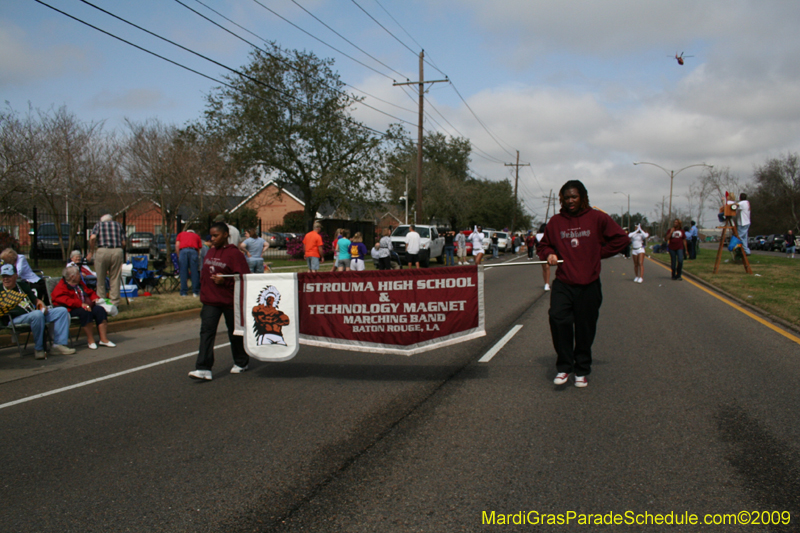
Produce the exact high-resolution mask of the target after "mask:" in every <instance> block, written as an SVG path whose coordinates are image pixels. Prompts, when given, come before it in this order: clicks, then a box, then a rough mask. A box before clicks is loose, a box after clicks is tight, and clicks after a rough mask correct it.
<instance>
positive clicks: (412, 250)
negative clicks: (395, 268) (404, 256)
mask: <svg viewBox="0 0 800 533" xmlns="http://www.w3.org/2000/svg"><path fill="white" fill-rule="evenodd" d="M406 252H407V253H409V254H418V253H419V233H417V232H416V231H409V232H408V233H407V234H406Z"/></svg>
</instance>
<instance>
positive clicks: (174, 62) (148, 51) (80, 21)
mask: <svg viewBox="0 0 800 533" xmlns="http://www.w3.org/2000/svg"><path fill="white" fill-rule="evenodd" d="M34 1H35V2H36V3H38V4H41V5H43V6H45V7H47V8H49V9H52V10H53V11H55V12H57V13H60V14H62V15H64V16H65V17H67V18H70V19H72V20H74V21H76V22H79V23H81V24H83V25H85V26H88V27H90V28H92V29H94V30H97V31H99V32H100V33H103V34H105V35H108V36H109V37H111V38H113V39H116V40H118V41H120V42H123V43H125V44H127V45H129V46H132V47H133V48H136V49H137V50H140V51H142V52H145V53H147V54H150V55H152V56H154V57H157V58H159V59H161V60H163V61H166V62H167V63H170V64H172V65H175V66H176V67H179V68H182V69H184V70H187V71H189V72H191V73H193V74H197V75H198V76H201V77H203V78H205V79H207V80H210V81H213V82H214V83H218V84H220V85H222V86H224V87H228V88H229V89H232V90H234V91H238V92H241V93H242V94H246V95H248V96H252V97H254V98H258V99H259V100H263V101H265V102H268V100H266V99H264V98H262V97H260V96H258V95H254V94H251V93H248V92H247V91H243V90H242V89H241V88H239V87H235V86H234V85H231V84H229V83H226V82H225V81H222V80H219V79H217V78H214V77H212V76H209V75H208V74H204V73H202V72H200V71H199V70H195V69H193V68H191V67H187V66H186V65H183V64H181V63H178V62H177V61H174V60H172V59H169V58H167V57H165V56H162V55H160V54H157V53H156V52H153V51H151V50H148V49H147V48H144V47H142V46H139V45H138V44H135V43H133V42H131V41H128V40H126V39H123V38H122V37H119V36H117V35H114V34H113V33H111V32H109V31H106V30H104V29H102V28H99V27H97V26H95V25H93V24H91V23H89V22H86V21H85V20H82V19H79V18H78V17H75V16H73V15H70V14H69V13H67V12H65V11H62V10H60V9H58V8H56V7H54V6H51V5H50V4H47V3H46V2H43V1H42V0H34ZM262 85H266V84H263V83H262ZM267 87H268V88H270V89H272V88H271V87H269V86H267ZM273 90H275V92H277V93H278V94H280V95H284V96H288V97H289V98H291V99H293V100H296V101H297V102H299V103H300V104H302V105H305V106H307V107H310V106H309V104H307V103H306V102H303V101H302V100H300V99H299V98H297V97H295V96H292V95H286V93H284V92H282V91H279V90H277V89H273ZM346 120H347V121H348V122H350V123H351V124H352V125H354V126H358V127H360V128H363V129H365V130H368V131H371V132H373V133H375V134H377V135H380V136H381V137H385V136H386V135H387V133H386V132H382V131H378V130H376V129H374V128H370V127H369V126H366V125H364V124H360V123H358V122H355V121H353V120H352V119H350V118H347V119H346Z"/></svg>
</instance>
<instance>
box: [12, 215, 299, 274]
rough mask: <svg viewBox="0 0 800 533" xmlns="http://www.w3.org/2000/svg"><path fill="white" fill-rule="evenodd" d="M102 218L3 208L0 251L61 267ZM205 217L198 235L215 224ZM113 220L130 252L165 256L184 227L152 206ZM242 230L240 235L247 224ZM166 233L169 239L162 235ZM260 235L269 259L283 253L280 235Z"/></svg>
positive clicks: (233, 220)
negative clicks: (12, 251) (15, 253)
mask: <svg viewBox="0 0 800 533" xmlns="http://www.w3.org/2000/svg"><path fill="white" fill-rule="evenodd" d="M100 216H101V214H99V213H95V214H92V213H88V212H86V211H84V212H77V213H76V212H65V213H52V212H50V211H47V210H44V209H39V208H37V207H34V208H32V209H30V211H21V210H10V209H6V210H4V211H2V212H0V250H3V249H5V248H9V247H10V248H14V249H15V250H17V252H19V253H22V254H25V255H26V256H27V257H28V258H29V262H30V263H31V265H32V266H33V267H34V268H45V267H57V266H63V265H64V264H65V263H66V262H67V261H68V260H69V259H68V258H69V254H70V252H71V251H72V250H80V251H81V253H82V254H83V255H84V256H85V255H86V254H87V252H88V250H89V237H90V235H91V231H92V228H94V226H95V224H96V223H97V222H99V220H100ZM206 218H207V219H206V220H204V221H203V222H202V223H194V224H192V229H194V230H195V231H196V232H197V233H199V234H200V235H201V236H205V235H207V234H208V229H209V227H210V226H211V224H212V223H213V218H212V216H211V215H209V216H208V217H206ZM228 218H229V220H228V223H229V224H231V225H233V226H235V227H240V226H239V224H241V223H245V224H247V223H248V222H247V221H244V220H241V219H239V218H238V217H236V216H235V215H233V216H230V217H228ZM114 219H115V220H116V221H117V222H119V223H120V224H121V225H122V227H123V229H124V232H125V235H126V252H127V253H128V254H148V255H150V256H151V257H158V256H165V255H166V251H167V249H169V250H170V251H171V252H172V251H174V246H175V235H176V234H177V233H180V232H181V231H183V230H184V229H186V228H185V226H186V224H185V223H184V220H183V218H182V217H181V216H180V215H177V216H174V217H173V216H169V217H167V218H166V219H165V218H164V217H162V216H161V213H160V212H159V211H158V210H157V209H155V208H149V209H147V210H143V209H138V210H137V209H130V210H126V211H123V212H121V213H118V214H117V215H115V216H114ZM251 223H252V221H251ZM279 224H281V222H280V221H278V222H271V221H262V220H260V219H257V220H256V221H255V224H254V226H255V228H254V229H257V231H258V232H260V233H261V232H266V231H267V230H268V229H270V228H273V227H275V226H278V225H279ZM59 228H60V231H59ZM240 229H241V237H242V239H243V238H244V230H245V229H246V228H240ZM165 235H168V236H169V238H165V237H164V236H165ZM264 237H265V239H266V240H268V241H270V249H269V250H268V251H267V254H266V257H267V258H269V259H280V258H286V257H287V255H286V238H285V237H284V236H283V235H282V234H277V235H275V236H274V237H273V236H272V235H269V234H264Z"/></svg>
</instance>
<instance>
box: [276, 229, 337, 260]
mask: <svg viewBox="0 0 800 533" xmlns="http://www.w3.org/2000/svg"><path fill="white" fill-rule="evenodd" d="M320 236H321V237H322V251H323V253H324V254H325V257H326V258H330V257H332V255H333V241H331V238H330V237H329V236H328V234H327V233H320ZM303 237H305V235H302V236H299V237H295V238H294V239H286V253H287V254H289V255H290V256H291V257H293V258H294V259H303V257H304V256H305V255H306V250H305V247H304V246H303Z"/></svg>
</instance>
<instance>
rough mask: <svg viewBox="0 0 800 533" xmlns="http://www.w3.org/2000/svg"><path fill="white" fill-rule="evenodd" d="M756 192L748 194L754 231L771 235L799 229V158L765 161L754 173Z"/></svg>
mask: <svg viewBox="0 0 800 533" xmlns="http://www.w3.org/2000/svg"><path fill="white" fill-rule="evenodd" d="M753 178H754V180H755V184H756V187H755V190H754V191H753V193H752V194H751V195H750V198H749V199H750V200H751V203H752V205H753V210H754V211H757V213H758V217H753V225H754V231H756V232H763V233H772V232H774V231H781V232H783V231H785V230H786V229H789V228H792V229H793V230H794V231H795V232H796V231H798V230H800V161H799V160H798V155H797V154H796V153H795V154H791V153H790V154H786V155H785V156H782V157H779V158H774V159H770V160H768V161H767V162H766V163H765V164H763V165H762V166H760V167H757V168H756V169H755V172H754V173H753Z"/></svg>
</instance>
